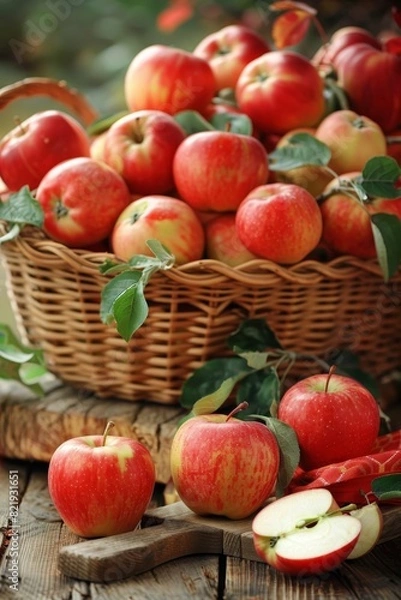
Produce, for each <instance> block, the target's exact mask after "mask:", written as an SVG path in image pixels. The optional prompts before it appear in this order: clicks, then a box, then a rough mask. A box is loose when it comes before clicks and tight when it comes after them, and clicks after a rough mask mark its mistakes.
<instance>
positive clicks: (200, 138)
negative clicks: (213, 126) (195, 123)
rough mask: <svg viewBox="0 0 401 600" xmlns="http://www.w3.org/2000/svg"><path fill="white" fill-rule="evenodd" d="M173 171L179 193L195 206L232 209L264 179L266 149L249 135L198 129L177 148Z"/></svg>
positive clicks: (205, 208) (266, 162) (265, 172)
mask: <svg viewBox="0 0 401 600" xmlns="http://www.w3.org/2000/svg"><path fill="white" fill-rule="evenodd" d="M173 174H174V181H175V185H176V188H177V191H178V194H179V196H180V197H181V198H183V199H184V200H185V201H186V202H187V203H188V204H189V205H190V206H192V207H193V208H194V209H196V210H199V211H206V212H207V211H210V210H213V211H217V212H228V211H235V210H236V209H237V208H238V206H239V204H240V202H241V201H242V200H243V199H244V198H245V196H246V195H247V194H248V193H249V192H250V191H251V190H252V189H253V188H254V187H256V186H258V185H261V184H263V183H265V182H266V181H267V178H268V175H269V164H268V157H267V152H266V150H265V149H264V147H263V145H262V144H261V143H260V142H259V141H258V140H257V139H255V138H254V137H252V136H250V135H242V134H239V133H231V132H228V131H201V132H199V133H194V134H192V135H190V136H188V137H187V138H186V139H185V140H184V141H183V142H182V144H181V145H180V146H179V147H178V149H177V152H176V154H175V157H174V162H173Z"/></svg>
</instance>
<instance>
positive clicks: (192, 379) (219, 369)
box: [180, 356, 251, 409]
mask: <svg viewBox="0 0 401 600" xmlns="http://www.w3.org/2000/svg"><path fill="white" fill-rule="evenodd" d="M250 372H251V369H249V367H248V366H247V364H246V362H245V360H244V359H243V358H240V357H238V356H232V357H227V358H214V359H210V360H208V361H207V362H205V363H204V364H203V365H202V366H200V367H199V368H198V369H196V370H195V371H194V372H193V373H192V375H190V376H189V377H188V379H187V380H186V381H184V383H183V386H182V389H181V396H180V404H181V406H183V407H184V408H188V409H192V407H193V405H194V404H195V402H197V401H198V400H200V399H201V398H204V397H207V396H209V395H210V394H213V393H215V392H216V391H218V390H219V389H220V388H222V385H223V383H224V382H225V381H227V380H229V381H231V379H232V378H237V377H241V378H242V377H244V376H246V375H247V374H248V373H250Z"/></svg>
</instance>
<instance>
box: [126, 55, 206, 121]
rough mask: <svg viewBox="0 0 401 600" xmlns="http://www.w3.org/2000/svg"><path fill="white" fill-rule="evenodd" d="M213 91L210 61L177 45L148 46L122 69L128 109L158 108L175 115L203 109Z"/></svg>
mask: <svg viewBox="0 0 401 600" xmlns="http://www.w3.org/2000/svg"><path fill="white" fill-rule="evenodd" d="M215 92H216V80H215V77H214V74H213V71H212V69H211V67H210V65H209V63H208V62H207V61H206V60H204V59H203V58H200V57H199V56H195V55H194V54H193V53H192V52H187V51H186V50H182V49H180V48H173V47H172V46H167V45H163V44H153V45H151V46H147V47H146V48H144V49H143V50H141V51H140V52H138V54H137V55H136V56H134V58H133V59H132V61H131V63H130V64H129V66H128V68H127V71H126V73H125V79H124V93H125V101H126V104H127V106H128V108H129V110H130V111H132V112H133V111H136V110H144V109H146V110H161V111H163V112H166V113H168V114H170V115H174V114H176V113H178V112H180V111H183V110H197V111H200V112H201V111H202V110H203V109H204V108H205V106H207V105H208V104H209V102H210V101H211V100H212V98H213V96H214V95H215Z"/></svg>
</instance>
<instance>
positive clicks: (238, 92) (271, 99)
mask: <svg viewBox="0 0 401 600" xmlns="http://www.w3.org/2000/svg"><path fill="white" fill-rule="evenodd" d="M235 96H236V99H237V103H238V106H239V109H240V110H241V111H242V112H244V113H245V114H247V115H248V116H249V117H250V118H251V120H252V121H253V122H254V124H255V126H256V127H257V128H259V129H260V130H261V131H266V132H268V133H277V134H280V135H283V134H284V133H287V131H290V130H291V129H296V128H298V127H314V126H316V124H317V123H318V122H319V121H320V120H321V118H322V117H323V115H324V111H325V99H324V82H323V78H322V77H321V76H320V75H319V72H318V70H317V69H316V67H314V66H313V65H312V63H311V62H310V61H309V60H308V59H307V58H305V57H304V56H301V55H300V54H297V53H295V52H292V51H289V50H277V51H273V52H267V53H266V54H263V55H262V56H259V58H256V59H255V60H253V61H251V62H250V63H248V64H247V65H246V67H244V69H243V71H242V73H241V75H240V76H239V78H238V81H237V85H236V87H235Z"/></svg>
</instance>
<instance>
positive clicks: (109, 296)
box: [100, 271, 148, 341]
mask: <svg viewBox="0 0 401 600" xmlns="http://www.w3.org/2000/svg"><path fill="white" fill-rule="evenodd" d="M147 313H148V306H147V303H146V300H145V296H144V292H143V282H142V273H141V272H140V271H124V272H123V273H120V274H118V275H116V276H115V277H114V278H113V279H112V280H111V281H109V282H108V283H107V284H106V285H105V286H104V288H103V290H102V295H101V303H100V318H101V320H102V321H103V323H107V324H110V323H112V322H115V323H116V326H117V331H118V332H119V334H120V335H121V337H122V338H123V339H125V340H126V341H128V340H129V339H130V337H131V336H132V335H133V333H134V332H135V331H136V330H137V329H138V328H139V327H140V326H141V325H142V324H143V322H144V320H145V319H146V317H147Z"/></svg>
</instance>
